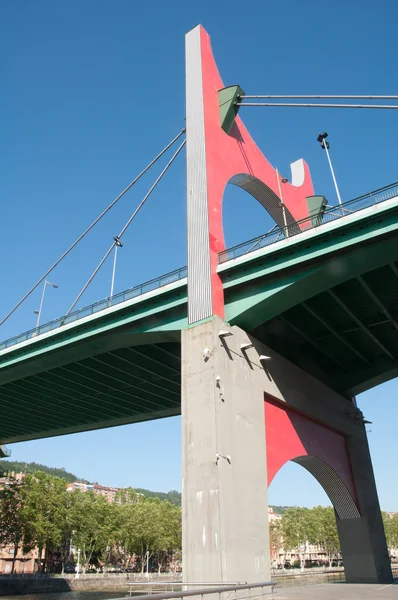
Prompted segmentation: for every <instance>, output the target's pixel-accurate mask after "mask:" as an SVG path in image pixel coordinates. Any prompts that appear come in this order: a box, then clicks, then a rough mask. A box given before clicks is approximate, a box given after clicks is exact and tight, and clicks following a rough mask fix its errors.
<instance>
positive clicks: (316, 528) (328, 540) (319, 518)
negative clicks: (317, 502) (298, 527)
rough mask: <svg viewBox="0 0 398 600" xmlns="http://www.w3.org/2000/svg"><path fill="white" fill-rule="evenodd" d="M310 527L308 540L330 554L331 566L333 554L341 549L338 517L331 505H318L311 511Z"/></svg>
mask: <svg viewBox="0 0 398 600" xmlns="http://www.w3.org/2000/svg"><path fill="white" fill-rule="evenodd" d="M309 517H310V527H309V528H308V532H309V537H308V541H309V542H310V543H311V544H314V545H317V546H321V547H322V548H323V550H325V551H326V552H327V554H328V561H329V567H330V562H331V556H332V554H337V553H338V552H339V551H340V540H339V536H338V533H337V526H336V517H335V513H334V509H333V508H332V507H331V506H326V507H325V506H316V507H315V508H313V509H312V510H310V511H309Z"/></svg>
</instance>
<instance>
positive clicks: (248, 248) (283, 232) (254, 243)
mask: <svg viewBox="0 0 398 600" xmlns="http://www.w3.org/2000/svg"><path fill="white" fill-rule="evenodd" d="M395 196H398V181H397V182H395V183H391V184H390V185H387V186H385V187H383V188H379V189H378V190H375V191H373V192H369V193H368V194H364V195H363V196H358V198H354V199H353V200H349V201H348V202H345V203H343V204H342V205H341V206H337V207H336V206H334V207H330V208H327V209H326V210H325V212H324V213H323V215H322V216H321V217H318V218H316V217H312V218H311V217H306V218H305V219H301V220H300V221H297V222H295V223H293V224H291V225H288V226H287V227H282V228H276V229H272V231H270V232H269V233H266V234H265V235H260V236H258V237H256V238H253V239H251V240H249V241H248V242H243V243H242V244H238V245H237V246H233V247H232V248H229V249H227V250H224V251H223V252H220V253H219V255H218V259H219V263H224V262H226V261H229V260H231V259H233V258H237V257H238V256H243V255H244V254H248V253H250V252H253V251H254V250H258V249H259V248H264V247H265V246H270V245H271V244H275V243H276V242H279V241H280V240H282V239H286V238H288V237H293V236H295V235H298V234H300V233H303V232H304V231H307V230H309V229H314V228H316V227H320V226H322V225H324V224H325V223H329V222H331V221H335V220H336V219H341V218H342V217H345V216H347V215H350V214H352V213H355V212H358V211H360V210H363V209H365V208H369V207H370V206H374V205H376V204H380V203H381V202H385V201H386V200H390V199H391V198H394V197H395ZM314 221H315V222H314ZM186 276H187V267H181V268H180V269H176V270H175V271H171V272H170V273H166V274H165V275H161V276H160V277H157V278H156V279H151V280H150V281H146V282H145V283H142V284H140V285H136V286H134V287H132V288H129V289H128V290H125V291H124V292H120V293H119V294H115V295H114V296H111V297H109V298H105V299H104V300H99V301H98V302H94V303H93V304H90V305H89V306H85V307H84V308H80V309H79V310H76V311H74V312H73V313H70V314H69V315H68V316H67V317H66V316H62V317H59V318H58V319H54V320H53V321H50V322H49V323H45V324H44V325H40V326H39V327H36V328H34V329H30V330H29V331H26V332H24V333H21V334H19V335H17V336H14V337H12V338H9V339H7V340H5V341H3V342H1V343H0V350H4V349H6V348H10V347H11V346H15V345H17V344H20V343H22V342H26V341H27V340H29V339H32V338H34V337H36V336H38V335H41V334H43V333H47V332H49V331H53V330H54V329H58V328H59V327H61V326H62V325H67V324H68V323H73V322H74V321H78V320H79V319H82V318H84V317H87V316H89V315H92V314H94V313H97V312H101V311H102V310H105V309H106V308H109V307H111V306H115V305H117V304H120V303H121V302H125V301H126V300H131V299H132V298H136V297H137V296H141V295H142V294H145V293H147V292H151V291H153V290H156V289H158V288H161V287H163V286H165V285H168V284H169V283H173V282H175V281H179V280H180V279H184V278H185V277H186Z"/></svg>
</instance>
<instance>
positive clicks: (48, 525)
mask: <svg viewBox="0 0 398 600" xmlns="http://www.w3.org/2000/svg"><path fill="white" fill-rule="evenodd" d="M23 491H24V507H23V515H24V519H25V522H26V523H27V524H28V532H27V537H28V538H29V539H30V541H31V543H34V544H35V545H36V546H37V547H38V553H39V570H40V571H44V570H45V567H46V558H45V559H44V560H43V562H42V558H43V551H44V550H46V553H47V555H48V552H49V551H50V550H52V549H56V548H59V546H60V545H61V542H62V539H63V533H64V526H65V522H66V516H67V515H66V494H67V492H66V489H65V481H64V480H63V479H60V478H59V477H52V476H51V475H48V474H46V473H42V472H40V471H39V472H37V473H36V474H35V475H27V476H26V478H25V480H24V486H23Z"/></svg>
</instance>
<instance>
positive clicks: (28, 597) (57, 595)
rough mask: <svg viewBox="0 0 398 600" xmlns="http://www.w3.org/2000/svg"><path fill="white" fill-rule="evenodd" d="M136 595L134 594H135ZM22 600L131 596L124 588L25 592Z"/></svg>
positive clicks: (93, 599)
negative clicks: (105, 590)
mask: <svg viewBox="0 0 398 600" xmlns="http://www.w3.org/2000/svg"><path fill="white" fill-rule="evenodd" d="M133 595H134V594H133ZM17 597H18V596H2V597H1V600H16V598H17ZM19 597H20V598H22V600H112V599H113V598H124V597H126V598H129V596H128V594H127V595H126V593H123V591H122V590H119V591H114V592H93V591H89V592H72V591H71V592H50V593H48V594H23V595H22V596H19Z"/></svg>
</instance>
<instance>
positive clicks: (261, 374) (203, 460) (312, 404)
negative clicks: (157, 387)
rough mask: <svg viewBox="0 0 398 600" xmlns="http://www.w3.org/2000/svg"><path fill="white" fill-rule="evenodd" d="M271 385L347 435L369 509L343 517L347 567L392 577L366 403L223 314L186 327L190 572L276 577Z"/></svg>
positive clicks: (186, 547)
mask: <svg viewBox="0 0 398 600" xmlns="http://www.w3.org/2000/svg"><path fill="white" fill-rule="evenodd" d="M219 331H226V332H228V333H230V334H232V335H229V336H226V337H219V335H218V334H219ZM242 344H252V347H248V348H247V349H246V351H244V350H243V351H242V348H241V346H242ZM261 355H265V356H268V357H269V360H266V361H260V356H261ZM218 378H219V380H218ZM264 393H266V394H267V395H268V396H271V397H272V398H274V399H275V400H277V401H280V402H282V403H284V404H285V405H286V406H288V407H289V408H291V409H294V410H296V411H298V412H300V413H301V414H303V415H306V416H308V417H310V418H311V419H314V420H315V421H317V422H319V423H322V424H324V425H326V426H327V427H329V428H332V429H334V430H335V431H337V432H339V433H342V434H343V435H344V436H345V437H346V440H347V449H348V454H349V458H350V461H351V466H352V471H353V478H354V482H355V487H356V492H357V501H358V508H359V511H360V513H361V518H359V519H342V520H338V531H339V535H340V541H341V547H342V548H341V549H342V553H343V559H344V563H345V571H346V576H347V579H348V580H349V581H358V582H371V581H373V582H376V581H378V582H383V583H384V582H386V583H388V582H390V581H391V569H390V564H389V560H388V551H387V546H386V543H385V537H384V530H383V527H382V521H381V516H380V508H379V503H378V498H377V492H376V486H375V482H374V477H373V470H372V465H371V461H370V456H369V450H368V445H367V439H366V432H365V428H364V424H363V418H362V413H361V412H360V411H359V410H358V409H357V408H356V407H355V405H354V404H353V403H352V402H351V401H350V400H348V399H346V398H344V397H342V396H340V395H339V394H337V393H336V392H334V391H333V390H331V389H329V388H328V387H327V386H325V385H324V384H322V383H321V382H319V381H318V380H316V379H314V378H313V377H312V376H310V375H308V374H307V373H305V372H304V371H302V370H301V369H299V368H298V367H296V366H294V365H293V364H291V363H290V362H289V361H287V360H286V359H284V358H282V357H281V356H279V355H278V354H277V353H275V352H273V351H272V350H271V349H270V348H268V347H266V346H264V345H263V344H260V343H259V342H258V341H257V340H255V339H253V338H250V337H249V336H248V335H247V334H246V333H245V332H244V331H243V330H241V329H239V328H238V327H229V326H228V325H227V324H226V323H225V322H223V321H222V320H221V319H220V318H218V317H213V318H212V320H211V321H207V322H205V323H202V324H201V325H198V326H196V327H194V328H192V329H189V330H187V331H184V332H183V334H182V417H183V421H182V422H183V424H182V427H183V561H184V579H185V581H197V582H198V581H203V582H206V581H214V582H224V581H237V580H245V581H261V580H266V579H268V578H269V570H268V564H269V543H268V523H267V489H266V481H267V466H266V464H265V463H266V458H265V456H266V451H265V444H266V440H265V430H264V429H265V428H264ZM217 455H220V457H219V458H218V459H217ZM221 455H222V456H221ZM224 457H226V458H224ZM354 534H355V535H354Z"/></svg>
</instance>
